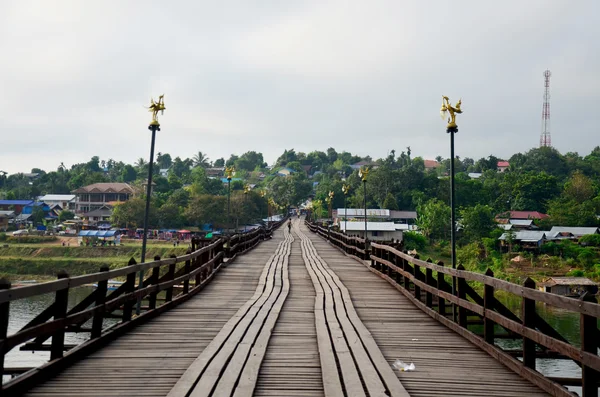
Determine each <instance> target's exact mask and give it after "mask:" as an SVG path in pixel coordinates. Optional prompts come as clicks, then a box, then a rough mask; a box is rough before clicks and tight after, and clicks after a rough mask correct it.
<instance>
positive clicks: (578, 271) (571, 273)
mask: <svg viewBox="0 0 600 397" xmlns="http://www.w3.org/2000/svg"><path fill="white" fill-rule="evenodd" d="M567 276H569V277H583V270H581V269H571V270H570V271H569V273H567Z"/></svg>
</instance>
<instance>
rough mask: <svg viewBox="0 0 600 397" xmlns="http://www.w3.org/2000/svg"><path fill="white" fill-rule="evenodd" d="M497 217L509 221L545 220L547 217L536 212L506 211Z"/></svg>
mask: <svg viewBox="0 0 600 397" xmlns="http://www.w3.org/2000/svg"><path fill="white" fill-rule="evenodd" d="M498 217H499V218H510V219H546V218H548V217H549V216H548V215H546V214H542V213H541V212H538V211H506V212H503V213H501V214H498Z"/></svg>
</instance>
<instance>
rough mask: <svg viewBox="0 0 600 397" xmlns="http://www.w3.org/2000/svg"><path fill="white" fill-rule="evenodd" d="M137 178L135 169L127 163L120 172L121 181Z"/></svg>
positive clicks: (130, 180)
mask: <svg viewBox="0 0 600 397" xmlns="http://www.w3.org/2000/svg"><path fill="white" fill-rule="evenodd" d="M136 178H137V171H136V170H135V168H133V167H132V166H131V165H129V164H127V165H126V166H125V167H123V171H122V172H121V181H123V182H132V181H135V179H136Z"/></svg>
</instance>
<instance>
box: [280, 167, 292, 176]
mask: <svg viewBox="0 0 600 397" xmlns="http://www.w3.org/2000/svg"><path fill="white" fill-rule="evenodd" d="M295 172H296V171H294V170H293V169H291V168H287V167H283V168H281V169H279V170H278V171H277V175H278V176H288V175H291V174H293V173H295Z"/></svg>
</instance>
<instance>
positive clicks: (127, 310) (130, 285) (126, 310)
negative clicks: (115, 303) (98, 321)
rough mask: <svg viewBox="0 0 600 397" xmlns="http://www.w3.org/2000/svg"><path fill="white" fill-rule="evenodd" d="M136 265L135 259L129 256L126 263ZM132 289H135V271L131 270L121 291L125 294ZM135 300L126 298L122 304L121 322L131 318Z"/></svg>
mask: <svg viewBox="0 0 600 397" xmlns="http://www.w3.org/2000/svg"><path fill="white" fill-rule="evenodd" d="M135 265H137V262H136V261H135V259H134V258H131V259H130V260H129V263H128V264H127V266H135ZM133 291H135V272H133V271H132V272H131V273H129V274H128V275H127V279H126V281H125V291H123V293H125V294H130V293H132V292H133ZM135 301H136V299H133V298H132V299H128V300H127V301H126V302H125V303H124V304H123V317H122V322H124V323H126V322H127V321H130V320H131V315H132V312H133V304H134V302H135Z"/></svg>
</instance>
